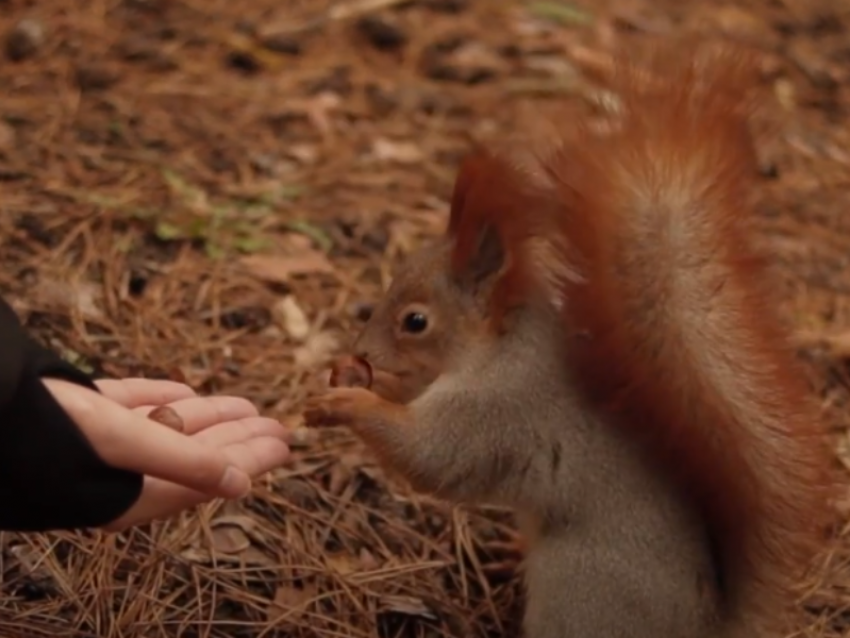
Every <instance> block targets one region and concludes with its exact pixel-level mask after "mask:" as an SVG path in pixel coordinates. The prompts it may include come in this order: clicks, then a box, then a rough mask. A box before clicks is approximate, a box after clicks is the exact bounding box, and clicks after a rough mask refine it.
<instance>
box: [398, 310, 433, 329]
mask: <svg viewBox="0 0 850 638" xmlns="http://www.w3.org/2000/svg"><path fill="white" fill-rule="evenodd" d="M401 326H402V328H403V329H404V331H405V332H412V333H413V334H417V333H420V332H422V331H424V330H425V329H426V328H427V327H428V317H426V316H425V315H424V314H423V313H421V312H409V313H407V314H406V315H404V319H402V321H401Z"/></svg>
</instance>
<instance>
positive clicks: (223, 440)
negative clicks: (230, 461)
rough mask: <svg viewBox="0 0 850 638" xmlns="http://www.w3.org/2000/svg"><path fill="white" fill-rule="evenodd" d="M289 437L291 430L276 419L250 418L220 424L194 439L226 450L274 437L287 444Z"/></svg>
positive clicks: (200, 433)
mask: <svg viewBox="0 0 850 638" xmlns="http://www.w3.org/2000/svg"><path fill="white" fill-rule="evenodd" d="M288 436H289V429H287V428H286V427H284V426H283V425H281V424H280V423H278V422H277V421H275V420H274V419H269V418H266V417H250V418H247V419H239V420H238V421H230V422H228V423H219V424H217V425H214V426H212V427H210V428H207V429H206V430H204V431H202V432H199V433H198V434H196V435H195V436H194V437H193V438H194V439H195V440H197V441H200V442H202V443H203V444H204V445H208V446H210V447H214V448H224V447H226V446H228V445H234V444H236V443H241V442H242V441H245V440H248V439H255V438H258V437H273V438H276V439H278V440H280V441H284V442H286V439H287V438H288Z"/></svg>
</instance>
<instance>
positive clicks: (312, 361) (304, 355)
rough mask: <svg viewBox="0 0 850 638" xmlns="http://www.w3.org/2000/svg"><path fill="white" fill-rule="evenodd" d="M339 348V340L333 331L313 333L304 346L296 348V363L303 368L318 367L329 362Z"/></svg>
mask: <svg viewBox="0 0 850 638" xmlns="http://www.w3.org/2000/svg"><path fill="white" fill-rule="evenodd" d="M338 348H339V340H338V339H337V338H336V336H334V334H333V333H331V332H317V333H313V334H312V335H310V336H309V337H308V338H307V340H306V341H305V342H304V345H303V346H300V347H298V348H296V349H295V352H294V355H293V356H294V357H295V364H296V365H297V366H299V367H301V368H307V369H311V368H317V367H319V366H321V365H323V364H326V363H328V362H329V361H330V360H331V358H332V357H333V354H334V353H335V352H336V351H337V350H338Z"/></svg>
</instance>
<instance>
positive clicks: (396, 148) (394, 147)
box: [372, 137, 423, 164]
mask: <svg viewBox="0 0 850 638" xmlns="http://www.w3.org/2000/svg"><path fill="white" fill-rule="evenodd" d="M372 153H373V154H374V156H375V157H376V158H377V159H378V160H381V161H384V162H398V163H399V164H416V163H417V162H421V161H422V158H423V153H422V149H420V148H419V146H417V145H416V144H414V143H413V142H395V141H393V140H388V139H386V138H383V137H380V138H378V139H376V140H375V141H374V142H373V143H372Z"/></svg>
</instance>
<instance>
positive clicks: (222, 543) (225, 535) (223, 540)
mask: <svg viewBox="0 0 850 638" xmlns="http://www.w3.org/2000/svg"><path fill="white" fill-rule="evenodd" d="M212 544H213V549H214V550H215V551H216V552H220V553H222V554H239V553H240V552H244V551H245V550H246V549H248V548H249V547H250V546H251V539H250V538H248V535H247V534H246V533H245V532H243V531H242V530H241V529H239V528H238V527H235V526H233V525H222V526H221V527H218V528H216V529H213V530H212Z"/></svg>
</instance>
